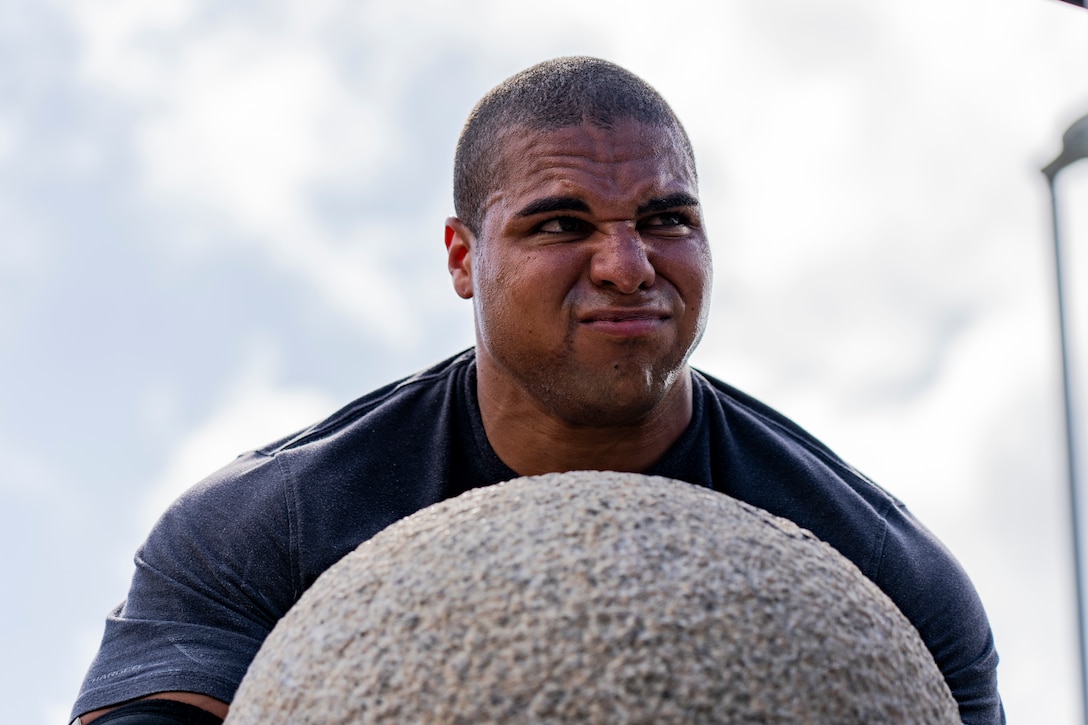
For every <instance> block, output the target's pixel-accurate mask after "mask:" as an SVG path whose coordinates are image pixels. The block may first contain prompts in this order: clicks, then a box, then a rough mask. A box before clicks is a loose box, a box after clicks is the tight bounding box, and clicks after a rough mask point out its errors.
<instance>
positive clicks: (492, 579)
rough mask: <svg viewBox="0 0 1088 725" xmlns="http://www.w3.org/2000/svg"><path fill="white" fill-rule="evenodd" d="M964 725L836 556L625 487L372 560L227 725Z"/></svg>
mask: <svg viewBox="0 0 1088 725" xmlns="http://www.w3.org/2000/svg"><path fill="white" fill-rule="evenodd" d="M268 722H291V723H322V724H330V725H331V724H334V723H371V722H375V723H377V722H381V723H387V722H420V723H430V722H433V723H483V722H491V723H496V722H502V723H529V722H532V723H570V722H582V723H617V722H622V723H711V722H723V723H756V722H758V723H821V724H823V723H875V722H880V723H946V722H947V723H955V722H959V719H958V717H957V709H956V703H955V701H954V700H953V699H952V695H951V694H950V692H949V691H948V688H947V686H946V685H945V683H944V680H943V679H942V677H941V674H940V672H939V671H938V669H937V667H936V665H935V664H934V662H933V659H932V657H931V656H930V654H929V652H928V650H927V649H926V647H925V645H924V644H923V643H922V641H921V639H920V638H919V636H918V634H917V632H916V631H915V630H914V628H913V627H912V626H911V624H910V623H909V622H908V621H907V620H906V618H905V617H904V616H903V615H902V614H901V613H900V612H899V610H898V609H896V607H895V605H894V604H892V602H891V601H890V600H889V599H888V598H887V597H886V596H885V595H884V594H883V593H882V592H881V591H880V590H879V589H877V587H876V586H875V585H873V584H872V583H871V582H870V581H869V580H868V579H866V578H865V577H864V576H863V575H862V574H861V572H860V571H858V569H857V568H856V567H855V566H854V565H853V564H852V563H850V562H849V561H847V560H846V559H845V558H844V557H842V556H841V555H839V554H838V553H837V552H836V551H835V550H833V549H832V548H831V547H830V546H828V545H826V544H824V543H823V542H821V541H819V540H817V539H816V538H815V537H813V536H812V535H811V534H810V533H808V532H807V531H805V530H803V529H800V528H798V527H797V526H795V525H794V524H792V523H791V522H789V521H786V520H783V519H780V518H777V517H774V516H772V515H770V514H768V513H766V512H765V511H762V510H760V509H757V508H754V507H752V506H749V505H747V504H744V503H741V502H739V501H736V500H734V499H732V498H729V497H728V496H725V495H723V494H720V493H716V492H713V491H709V490H707V489H704V488H699V487H696V486H692V485H690V484H687V483H681V482H679V481H673V480H669V479H664V478H655V477H648V476H642V475H636V474H620V473H611V472H575V473H564V474H549V475H545V476H534V477H526V478H520V479H515V480H513V481H510V482H507V483H504V484H500V485H498V486H491V487H487V488H481V489H476V490H473V491H470V492H468V493H466V494H464V495H462V496H459V497H457V498H454V499H450V500H447V501H444V502H442V503H439V504H436V505H434V506H431V507H429V508H426V509H424V510H422V511H420V512H418V513H416V514H414V515H413V516H409V517H408V518H405V519H403V520H401V521H399V522H398V523H396V524H394V525H392V526H390V527H389V528H387V529H386V530H384V531H382V532H381V533H379V534H378V535H377V536H375V537H374V538H372V539H371V540H369V541H367V542H365V543H363V544H362V545H360V546H359V547H358V549H356V550H355V551H354V552H352V553H351V554H349V555H348V556H346V557H345V558H344V559H342V560H341V561H340V562H339V563H337V564H336V565H335V566H333V567H332V568H330V569H329V570H328V571H327V572H325V574H323V575H322V576H321V577H320V578H319V579H318V580H317V582H316V583H315V584H314V585H313V587H311V588H310V590H309V591H308V592H306V594H305V595H304V596H303V597H302V599H301V600H300V601H299V602H298V603H297V604H296V605H295V607H294V608H293V609H292V610H291V611H290V612H288V614H287V615H286V616H285V617H284V618H283V619H282V620H281V621H280V623H279V624H278V625H277V626H276V628H275V630H274V631H273V632H272V634H271V635H270V636H269V637H268V639H267V640H266V642H265V644H264V646H263V647H262V648H261V650H260V652H259V653H258V655H257V657H256V659H255V660H254V662H253V664H252V666H251V667H250V669H249V672H248V673H247V674H246V677H245V679H244V681H243V682H242V684H241V687H240V688H239V690H238V694H237V697H236V698H235V700H234V703H233V704H232V706H231V711H230V716H229V717H228V718H227V723H228V725H250V724H252V725H257V724H258V723H268Z"/></svg>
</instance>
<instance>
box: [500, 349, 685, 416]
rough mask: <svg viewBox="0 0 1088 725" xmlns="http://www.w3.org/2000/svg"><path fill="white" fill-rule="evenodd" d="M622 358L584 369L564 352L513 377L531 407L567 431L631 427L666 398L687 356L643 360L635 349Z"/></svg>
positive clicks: (620, 356)
mask: <svg viewBox="0 0 1088 725" xmlns="http://www.w3.org/2000/svg"><path fill="white" fill-rule="evenodd" d="M627 347H630V348H636V347H637V346H636V345H630V346H627ZM622 352H623V353H625V354H621V355H618V356H617V357H616V359H615V360H614V361H613V362H612V364H611V365H608V366H601V367H590V366H588V365H585V364H583V363H581V362H579V361H578V359H577V358H576V357H575V356H574V354H573V351H572V350H568V351H565V353H560V354H555V355H552V356H551V357H550V359H549V360H547V361H543V362H541V361H536V363H535V364H531V365H530V366H528V369H525V370H524V372H523V373H522V374H520V375H518V377H519V378H520V379H521V384H522V387H523V388H524V389H525V390H526V392H527V393H529V395H530V396H531V397H532V398H533V399H534V400H535V401H536V402H537V404H538V405H540V406H541V407H542V408H543V409H544V410H545V411H546V412H547V413H548V414H550V415H551V416H553V417H554V418H556V419H558V420H560V421H562V422H563V423H564V424H566V425H567V426H570V427H572V428H622V427H631V426H637V425H638V424H640V423H642V422H644V421H646V420H647V419H648V418H650V417H651V416H652V415H653V414H654V412H655V411H656V410H658V407H659V406H660V405H661V404H662V403H663V402H664V401H665V399H666V398H667V397H668V395H669V393H670V392H672V390H673V388H674V387H675V386H676V384H677V382H678V381H679V380H680V376H681V375H682V374H683V373H685V372H686V371H687V357H688V356H687V355H686V354H685V355H682V356H678V358H677V359H668V360H647V359H645V358H644V355H640V354H638V353H639V352H640V351H639V350H637V349H630V350H625V351H622Z"/></svg>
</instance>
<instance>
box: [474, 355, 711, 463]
mask: <svg viewBox="0 0 1088 725" xmlns="http://www.w3.org/2000/svg"><path fill="white" fill-rule="evenodd" d="M478 373H479V374H478V376H477V395H478V398H479V403H480V414H481V416H482V417H483V423H484V430H485V432H486V433H487V439H488V441H489V442H490V443H491V447H492V449H494V451H495V453H496V454H497V455H498V456H499V458H500V459H501V460H502V462H503V463H505V464H506V465H507V466H509V467H510V468H511V469H512V470H513V471H514V472H516V473H517V474H518V475H519V476H535V475H540V474H544V473H556V472H561V471H623V472H633V473H641V472H644V471H646V470H647V469H649V468H650V466H652V465H653V464H654V463H656V462H657V461H658V460H660V459H661V457H662V456H664V455H665V452H666V451H668V449H669V447H670V446H672V444H673V443H675V442H676V440H677V439H678V438H679V437H680V436H681V435H682V434H683V432H684V430H685V429H686V428H687V426H688V423H690V422H691V416H692V383H691V372H690V369H688V368H686V367H685V368H684V370H683V371H682V372H681V374H680V375H679V377H678V379H677V380H676V382H675V384H674V385H673V386H672V387H671V388H670V390H669V391H667V392H666V394H665V396H664V397H663V399H662V400H661V401H660V402H659V404H658V405H657V406H656V407H655V408H654V409H653V410H652V411H650V413H649V414H648V415H646V416H643V417H642V418H641V419H639V420H637V421H633V422H631V423H629V424H625V425H615V426H582V425H576V424H571V423H569V422H567V421H564V420H561V419H560V418H558V417H557V416H555V415H553V414H552V413H551V412H550V411H547V410H544V409H543V408H542V407H541V406H540V405H539V404H537V403H536V401H534V400H533V399H532V398H531V397H530V396H528V395H526V394H524V393H521V394H519V391H517V390H511V389H509V388H504V386H502V385H495V384H493V382H492V381H491V379H490V378H489V376H487V375H486V373H484V371H482V370H479V369H478Z"/></svg>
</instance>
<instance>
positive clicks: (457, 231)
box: [446, 216, 476, 300]
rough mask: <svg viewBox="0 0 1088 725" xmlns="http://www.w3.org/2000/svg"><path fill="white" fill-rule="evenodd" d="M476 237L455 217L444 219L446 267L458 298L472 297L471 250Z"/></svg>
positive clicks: (474, 244)
mask: <svg viewBox="0 0 1088 725" xmlns="http://www.w3.org/2000/svg"><path fill="white" fill-rule="evenodd" d="M475 247H476V237H475V235H473V233H472V231H471V230H470V229H469V228H468V227H467V226H465V223H464V222H463V221H461V220H460V219H458V218H457V217H453V216H451V217H450V218H448V219H446V266H447V268H448V269H449V270H450V277H452V278H453V289H454V291H456V292H457V294H458V296H460V297H462V298H464V299H466V300H467V299H469V298H470V297H472V250H473V249H474V248H475Z"/></svg>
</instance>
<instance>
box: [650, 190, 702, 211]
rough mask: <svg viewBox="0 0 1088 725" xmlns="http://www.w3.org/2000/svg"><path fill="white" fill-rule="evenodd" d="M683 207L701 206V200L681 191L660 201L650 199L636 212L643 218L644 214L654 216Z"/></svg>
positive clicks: (663, 197) (659, 199)
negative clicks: (659, 212)
mask: <svg viewBox="0 0 1088 725" xmlns="http://www.w3.org/2000/svg"><path fill="white" fill-rule="evenodd" d="M683 206H687V207H692V206H699V200H698V199H696V198H695V197H694V196H692V195H691V194H685V193H684V192H682V191H680V192H677V193H675V194H669V195H668V196H662V197H660V198H658V199H650V200H649V201H648V202H646V203H645V204H643V205H642V206H640V207H639V208H638V209H637V210H636V212H637V213H638V214H639V216H641V215H643V214H653V213H654V212H657V211H667V210H669V209H675V208H677V207H683Z"/></svg>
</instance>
